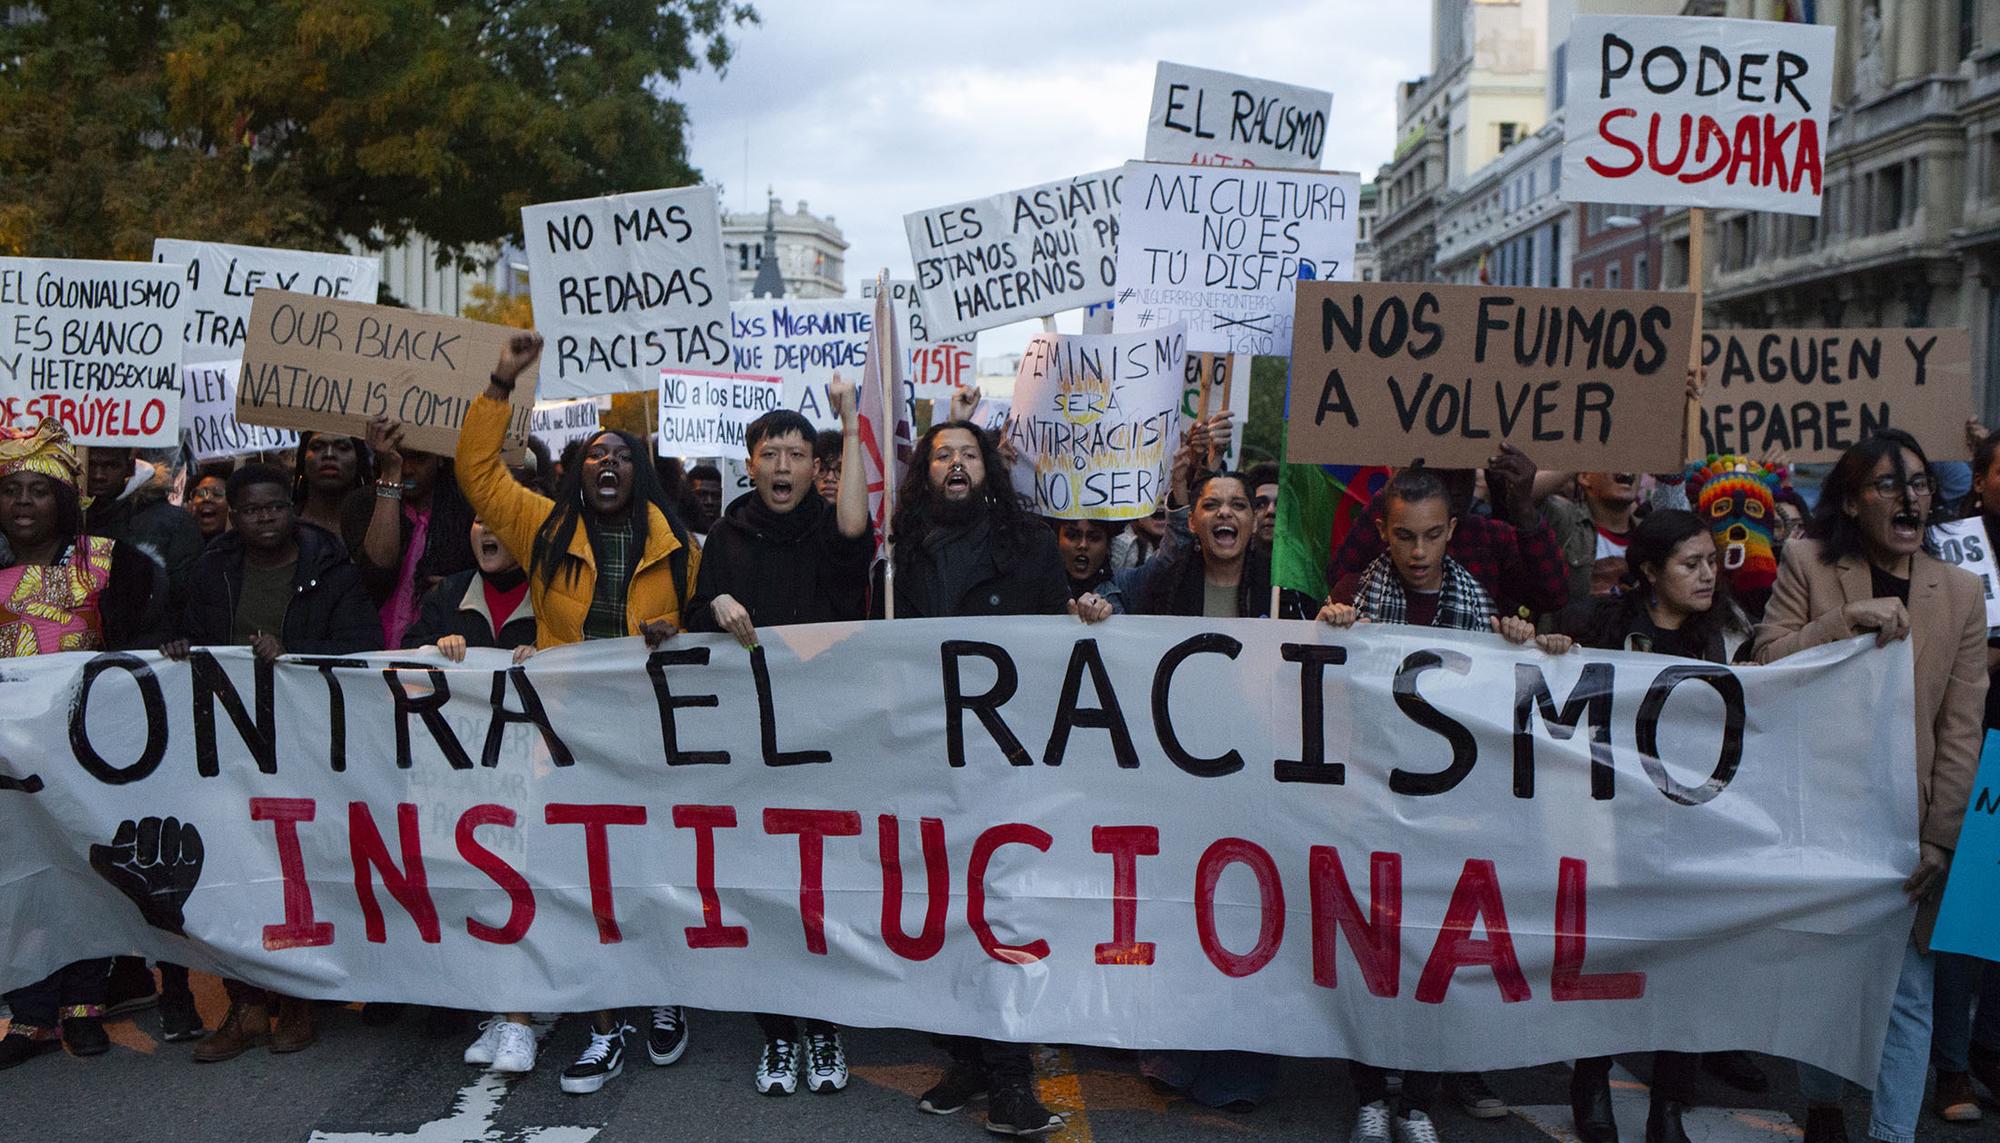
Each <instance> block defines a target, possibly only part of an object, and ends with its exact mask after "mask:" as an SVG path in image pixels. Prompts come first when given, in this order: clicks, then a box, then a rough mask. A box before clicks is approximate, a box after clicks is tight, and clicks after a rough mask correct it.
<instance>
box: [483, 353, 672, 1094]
mask: <svg viewBox="0 0 2000 1143" xmlns="http://www.w3.org/2000/svg"><path fill="white" fill-rule="evenodd" d="M541 352H542V336H541V335H540V334H538V333H518V334H515V335H514V336H513V338H512V339H510V340H509V341H508V343H507V347H506V348H505V349H503V350H501V352H500V362H499V364H497V365H495V366H494V367H493V380H492V384H490V385H488V386H487V387H486V392H485V394H484V395H483V396H481V397H480V398H479V399H478V400H477V401H474V402H473V403H472V408H470V409H468V410H467V411H466V414H465V423H464V425H463V426H461V427H460V429H459V434H458V457H457V462H458V463H457V466H456V467H457V471H458V483H459V487H460V489H461V490H463V491H464V493H465V498H466V499H467V500H468V501H469V502H471V504H472V511H473V513H474V515H475V516H476V517H477V518H478V519H479V520H480V521H481V522H482V523H483V524H485V526H486V528H487V529H488V530H489V531H491V532H492V533H493V534H494V535H496V536H498V537H500V542H501V543H502V544H504V545H506V547H507V550H508V551H510V552H512V553H513V554H514V558H515V559H516V560H518V561H519V562H520V563H521V566H523V567H525V568H527V569H528V598H529V600H530V601H531V602H532V603H533V604H534V608H535V631H536V640H535V641H536V645H537V646H540V647H554V646H558V645H561V644H564V643H576V642H581V641H582V640H585V639H618V638H623V637H624V636H627V635H642V636H644V637H645V639H646V643H647V645H648V646H658V645H659V644H660V643H661V642H662V641H664V640H666V639H668V638H670V637H672V636H673V635H674V633H675V632H677V631H678V630H679V629H680V623H681V605H682V603H683V602H684V601H685V600H687V599H688V597H689V596H690V595H692V594H693V591H694V583H695V574H696V572H697V571H698V570H699V569H700V564H701V553H700V551H699V549H697V548H696V547H695V546H694V544H693V543H691V542H690V541H689V540H688V535H687V530H686V529H685V528H684V527H682V525H681V523H680V521H679V519H678V518H677V517H676V515H675V513H674V512H673V511H672V510H671V509H670V508H669V507H668V506H667V496H666V492H665V491H664V490H663V489H661V487H660V481H659V477H657V476H656V475H654V471H653V465H652V463H651V460H652V458H651V457H650V456H648V455H647V449H646V446H645V444H644V443H643V442H641V441H639V440H636V439H634V438H633V437H631V436H628V435H627V434H625V433H621V432H616V431H613V430H610V429H607V430H605V431H603V432H601V433H598V434H597V435H596V436H594V437H592V438H590V439H589V440H588V441H586V442H585V444H584V448H583V454H582V458H581V459H580V460H579V461H578V463H577V464H575V465H574V466H572V467H571V468H570V469H569V470H568V471H566V472H564V473H563V479H562V484H561V485H560V486H559V487H558V488H557V489H556V497H555V499H554V500H550V499H549V498H548V497H546V496H543V495H541V494H540V493H538V492H535V491H533V490H532V489H529V488H526V487H524V486H522V485H520V484H518V483H516V482H515V480H514V478H513V476H512V475H511V474H509V473H508V471H507V466H506V465H505V464H504V463H502V462H501V459H500V442H501V438H502V437H503V436H505V435H506V431H507V421H508V418H509V416H510V413H511V410H510V407H509V404H508V401H509V398H510V397H512V395H513V392H514V382H515V380H516V379H517V378H518V377H520V375H521V371H522V370H524V369H526V368H527V367H528V366H530V365H532V364H534V361H535V358H537V357H539V356H541ZM591 1025H592V1026H591V1033H590V1043H589V1045H588V1046H587V1047H585V1048H584V1050H583V1054H582V1055H580V1056H578V1057H577V1060H576V1062H575V1063H574V1064H571V1065H570V1066H569V1067H568V1068H567V1069H565V1070H564V1071H563V1074H562V1089H563V1090H564V1091H566V1092H568V1093H570V1094H572V1095H582V1094H585V1093H588V1092H593V1091H596V1090H597V1089H599V1088H601V1087H603V1086H604V1084H605V1081H607V1080H610V1079H612V1078H613V1077H615V1076H617V1075H618V1074H619V1073H620V1072H621V1071H623V1070H624V1065H625V1035H626V1033H628V1032H631V1031H633V1029H632V1028H631V1027H630V1026H628V1025H627V1024H626V1023H625V1021H624V1019H623V1017H622V1016H621V1015H620V1014H619V1013H616V1012H598V1013H596V1014H595V1016H594V1018H593V1019H592V1021H591ZM484 1042H485V1037H481V1043H484ZM479 1047H480V1045H478V1044H475V1045H474V1048H475V1049H477V1048H479ZM686 1050H687V1023H686V1019H685V1014H684V1013H683V1012H682V1011H681V1008H680V1006H679V1005H662V1006H659V1007H655V1008H654V1009H653V1018H652V1027H651V1028H650V1029H649V1030H648V1034H647V1037H646V1054H647V1055H648V1056H649V1057H650V1058H651V1059H652V1061H653V1062H654V1063H655V1064H660V1065H666V1064H671V1063H673V1062H674V1061H675V1060H678V1059H680V1057H681V1054H682V1053H683V1052H685V1051H686ZM473 1054H474V1053H468V1062H487V1060H472V1058H471V1057H472V1055H473ZM489 1059H490V1057H489ZM529 1066H533V1065H532V1058H531V1062H530V1064H529Z"/></svg>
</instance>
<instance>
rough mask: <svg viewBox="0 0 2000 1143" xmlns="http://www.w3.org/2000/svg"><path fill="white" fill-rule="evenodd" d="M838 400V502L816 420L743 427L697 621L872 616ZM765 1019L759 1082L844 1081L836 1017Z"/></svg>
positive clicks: (846, 412)
mask: <svg viewBox="0 0 2000 1143" xmlns="http://www.w3.org/2000/svg"><path fill="white" fill-rule="evenodd" d="M831 399H832V403H833V405H834V407H835V408H836V409H838V410H839V413H840V420H841V435H842V452H843V463H842V464H841V470H840V484H839V491H838V492H837V494H836V498H835V503H832V504H829V503H827V502H826V501H825V500H822V499H820V495H819V492H818V490H817V489H816V488H815V487H814V480H813V478H814V476H815V469H816V468H817V467H818V465H817V463H816V462H815V460H814V458H813V444H814V432H813V426H812V422H811V421H808V420H806V419H805V418H804V417H803V416H800V415H799V414H798V413H795V412H793V411H791V410H789V409H780V410H777V411H775V412H770V413H766V414H764V415H763V416H761V417H758V418H757V419H756V420H755V421H752V422H751V423H750V427H749V428H748V429H746V430H745V431H744V434H743V443H744V446H745V447H746V448H747V449H748V450H749V452H750V459H749V462H748V466H747V467H748V470H749V474H750V485H751V490H750V491H749V492H747V493H744V494H743V495H742V496H739V497H737V498H736V500H735V501H734V502H732V503H731V504H730V505H729V507H728V508H727V509H726V510H724V512H723V514H722V516H721V518H720V519H718V520H717V521H716V522H715V524H714V526H713V527H712V528H710V530H709V533H708V541H707V543H706V544H705V545H704V546H703V548H702V553H701V575H700V576H699V578H698V580H697V583H696V587H695V591H694V595H693V598H692V599H691V600H690V601H689V603H688V606H687V609H686V611H685V612H684V613H683V614H685V615H686V617H687V625H688V629H689V630H690V631H727V632H728V633H729V634H731V635H734V636H735V637H736V639H737V640H738V641H739V642H741V643H742V644H743V645H744V646H745V647H751V646H754V645H755V644H756V642H757V631H756V629H757V628H758V627H776V626H782V625H785V624H792V623H831V622H836V621H839V620H844V619H862V618H865V616H866V613H867V604H868V564H869V562H870V560H871V559H872V558H873V557H874V554H875V532H874V529H873V528H872V527H871V526H870V524H869V521H868V487H867V484H866V483H865V481H866V477H865V476H864V475H863V473H862V467H861V437H860V434H859V433H858V432H857V431H856V427H855V405H854V386H852V385H850V384H848V383H846V382H844V381H841V380H839V379H838V378H836V379H835V380H834V382H833V385H832V386H831ZM757 1023H758V1025H759V1026H760V1027H761V1028H762V1029H763V1031H764V1050H763V1052H762V1054H761V1055H760V1056H759V1057H758V1061H757V1090H758V1091H760V1092H762V1093H764V1094H765V1095H790V1094H791V1093H793V1092H795V1091H797V1090H798V1086H799V1080H800V1078H801V1073H803V1076H804V1080H805V1084H806V1088H807V1089H808V1090H810V1091H816V1092H833V1091H839V1090H840V1089H842V1088H844V1087H846V1086H847V1056H846V1052H845V1050H844V1049H843V1047H842V1045H841V1042H840V1029H839V1028H838V1027H836V1026H835V1025H833V1024H830V1023H828V1022H826V1021H824V1020H807V1021H805V1036H804V1039H803V1041H802V1040H801V1039H800V1037H799V1029H798V1022H797V1021H795V1020H794V1019H792V1017H790V1016H780V1015H775V1014H771V1013H762V1014H759V1015H758V1017H757ZM801 1047H803V1052H801Z"/></svg>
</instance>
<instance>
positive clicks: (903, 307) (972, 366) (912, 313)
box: [861, 280, 979, 401]
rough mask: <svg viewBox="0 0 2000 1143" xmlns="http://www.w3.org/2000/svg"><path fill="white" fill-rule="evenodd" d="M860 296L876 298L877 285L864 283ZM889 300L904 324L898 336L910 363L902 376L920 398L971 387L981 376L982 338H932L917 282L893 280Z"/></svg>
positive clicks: (971, 336) (937, 395)
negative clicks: (980, 339) (893, 304)
mask: <svg viewBox="0 0 2000 1143" xmlns="http://www.w3.org/2000/svg"><path fill="white" fill-rule="evenodd" d="M861 296H862V298H864V299H867V298H873V297H874V296H875V283H874V282H872V281H869V282H863V283H861ZM889 298H890V300H891V301H893V302H894V303H895V304H896V320H897V321H899V322H901V323H902V332H901V333H900V334H899V335H898V336H899V337H900V339H901V341H902V343H903V350H904V354H905V356H906V358H907V360H908V365H907V366H906V367H905V368H904V370H903V376H904V377H905V378H906V379H908V381H909V382H910V387H911V388H912V389H913V390H914V391H915V392H916V395H917V399H918V400H921V401H928V400H930V399H931V398H933V397H950V396H951V395H952V394H953V393H955V392H957V391H958V390H960V389H963V388H964V387H965V386H967V385H970V384H972V383H973V382H974V380H975V379H976V378H977V376H978V373H979V361H978V357H977V353H978V341H979V335H978V334H973V333H961V334H959V335H958V336H957V337H936V336H933V335H932V333H931V327H930V320H929V319H928V318H927V317H925V316H924V306H923V292H922V291H921V290H919V289H918V288H917V284H916V282H914V281H902V280H891V281H890V282H889Z"/></svg>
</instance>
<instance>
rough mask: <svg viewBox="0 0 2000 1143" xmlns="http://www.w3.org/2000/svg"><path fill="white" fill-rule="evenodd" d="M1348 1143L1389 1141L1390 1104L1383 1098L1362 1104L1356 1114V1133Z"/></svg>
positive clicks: (1348, 1138)
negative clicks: (1383, 1100) (1382, 1099)
mask: <svg viewBox="0 0 2000 1143" xmlns="http://www.w3.org/2000/svg"><path fill="white" fill-rule="evenodd" d="M1347 1143H1389V1105H1388V1104H1386V1103H1383V1102H1382V1101H1381V1100H1379V1099H1378V1100H1376V1101H1375V1102H1374V1103H1365V1104H1362V1105H1361V1110H1360V1111H1358V1112H1356V1113H1355V1115H1354V1133H1353V1134H1351V1135H1349V1136H1348V1137H1347Z"/></svg>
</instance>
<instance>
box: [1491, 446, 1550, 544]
mask: <svg viewBox="0 0 2000 1143" xmlns="http://www.w3.org/2000/svg"><path fill="white" fill-rule="evenodd" d="M1538 471H1539V470H1538V469H1537V468H1536V467H1535V462H1534V461H1533V460H1531V459H1529V457H1528V454H1527V453H1525V452H1522V451H1521V450H1520V449H1518V448H1516V447H1514V446H1513V445H1511V444H1507V443H1505V442H1503V443H1502V444H1501V445H1500V451H1499V452H1498V453H1495V454H1494V455H1493V456H1490V457H1488V458H1487V459H1486V494H1487V495H1488V496H1489V497H1491V498H1492V501H1493V510H1494V511H1496V512H1504V513H1505V514H1506V519H1507V521H1508V522H1509V523H1511V524H1514V525H1515V526H1516V527H1522V528H1529V527H1533V526H1534V523H1535V520H1536V519H1537V517H1538V515H1539V514H1538V513H1537V512H1536V510H1535V474H1536V472H1538Z"/></svg>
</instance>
